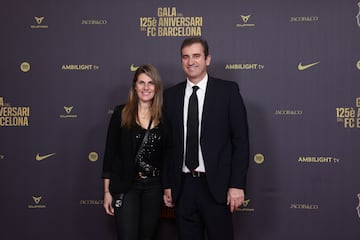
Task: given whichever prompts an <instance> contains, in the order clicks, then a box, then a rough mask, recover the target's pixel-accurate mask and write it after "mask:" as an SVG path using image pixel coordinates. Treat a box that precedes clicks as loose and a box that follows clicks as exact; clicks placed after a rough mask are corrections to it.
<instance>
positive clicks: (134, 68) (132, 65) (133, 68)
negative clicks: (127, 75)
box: [130, 64, 139, 72]
mask: <svg viewBox="0 0 360 240" xmlns="http://www.w3.org/2000/svg"><path fill="white" fill-rule="evenodd" d="M138 68H139V67H135V66H134V64H131V65H130V71H132V72H135V71H136V70H137V69H138Z"/></svg>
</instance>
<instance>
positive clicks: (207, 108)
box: [200, 76, 216, 138]
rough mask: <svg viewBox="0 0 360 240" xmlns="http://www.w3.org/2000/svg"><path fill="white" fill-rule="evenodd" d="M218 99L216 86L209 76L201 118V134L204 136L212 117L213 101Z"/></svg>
mask: <svg viewBox="0 0 360 240" xmlns="http://www.w3.org/2000/svg"><path fill="white" fill-rule="evenodd" d="M215 99H216V88H215V87H214V81H213V79H212V78H211V77H210V76H209V78H208V83H207V86H206V93H205V98H204V106H203V113H202V119H201V136H200V138H201V137H202V136H203V133H204V129H205V127H204V126H205V125H206V124H207V121H208V119H209V118H210V117H211V105H212V104H213V103H212V102H213V101H214V100H215Z"/></svg>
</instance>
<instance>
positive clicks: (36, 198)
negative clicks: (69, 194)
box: [28, 196, 46, 209]
mask: <svg viewBox="0 0 360 240" xmlns="http://www.w3.org/2000/svg"><path fill="white" fill-rule="evenodd" d="M32 199H33V202H34V204H29V205H28V208H31V209H35V208H46V205H43V204H40V201H41V200H42V196H32Z"/></svg>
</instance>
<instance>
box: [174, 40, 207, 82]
mask: <svg viewBox="0 0 360 240" xmlns="http://www.w3.org/2000/svg"><path fill="white" fill-rule="evenodd" d="M210 61H211V57H210V55H208V57H207V58H206V59H205V55H204V49H203V47H202V45H201V43H194V44H192V45H189V46H186V47H184V48H183V49H182V50H181V65H182V68H183V70H184V72H185V74H186V76H187V78H188V79H189V80H190V81H191V82H193V83H195V84H196V83H198V82H200V80H201V79H203V78H204V77H205V75H206V67H207V66H209V65H210Z"/></svg>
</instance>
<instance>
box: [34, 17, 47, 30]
mask: <svg viewBox="0 0 360 240" xmlns="http://www.w3.org/2000/svg"><path fill="white" fill-rule="evenodd" d="M44 19H45V17H42V16H41V17H37V16H35V17H34V20H35V23H36V25H31V26H30V28H32V29H39V28H49V26H48V25H44V24H43V22H44Z"/></svg>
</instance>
